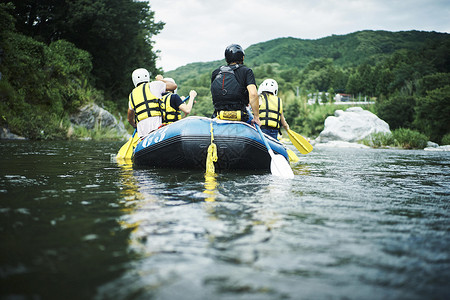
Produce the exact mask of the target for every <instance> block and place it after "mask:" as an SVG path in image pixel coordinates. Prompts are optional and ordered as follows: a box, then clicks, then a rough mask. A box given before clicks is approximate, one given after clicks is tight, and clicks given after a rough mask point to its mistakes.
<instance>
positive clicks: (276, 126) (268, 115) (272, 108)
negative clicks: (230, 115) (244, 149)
mask: <svg viewBox="0 0 450 300" xmlns="http://www.w3.org/2000/svg"><path fill="white" fill-rule="evenodd" d="M258 94H259V117H260V120H261V131H262V132H264V133H265V134H267V135H268V136H271V137H273V138H274V139H277V137H278V132H280V128H281V126H283V127H284V128H285V129H286V130H288V129H289V124H288V123H287V122H286V119H285V118H284V115H283V101H282V100H281V98H280V97H278V83H277V82H276V81H275V80H273V79H266V80H264V81H263V83H262V84H261V85H260V86H259V89H258Z"/></svg>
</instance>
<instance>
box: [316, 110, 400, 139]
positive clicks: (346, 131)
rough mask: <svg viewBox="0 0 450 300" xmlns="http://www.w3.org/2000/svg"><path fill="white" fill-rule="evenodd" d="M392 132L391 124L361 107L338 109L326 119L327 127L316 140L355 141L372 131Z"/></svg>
mask: <svg viewBox="0 0 450 300" xmlns="http://www.w3.org/2000/svg"><path fill="white" fill-rule="evenodd" d="M375 132H383V133H390V132H391V131H390V129H389V124H388V123H386V122H385V121H383V120H381V119H380V118H378V117H377V116H376V115H375V114H373V113H371V112H370V111H367V110H364V109H362V108H361V107H350V108H348V109H347V110H345V111H343V110H336V111H335V113H334V116H330V117H328V118H327V119H326V120H325V128H324V130H323V131H322V132H321V133H320V135H319V137H318V138H317V139H316V142H319V143H326V142H330V141H344V142H351V143H355V142H358V141H360V140H362V139H364V138H366V137H368V136H369V135H371V134H372V133H375Z"/></svg>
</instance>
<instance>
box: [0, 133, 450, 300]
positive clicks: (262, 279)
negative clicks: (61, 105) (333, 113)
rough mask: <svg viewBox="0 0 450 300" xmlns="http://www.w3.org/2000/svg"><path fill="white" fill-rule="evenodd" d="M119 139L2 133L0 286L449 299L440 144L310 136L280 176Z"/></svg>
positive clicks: (111, 293) (446, 192)
mask: <svg viewBox="0 0 450 300" xmlns="http://www.w3.org/2000/svg"><path fill="white" fill-rule="evenodd" d="M121 144H122V143H117V142H101V143H100V142H92V141H91V142H30V141H0V155H1V156H0V291H1V292H0V299H449V298H450V209H449V203H450V153H449V152H427V151H407V150H380V149H376V150H375V149H343V148H339V149H333V148H317V149H314V151H313V152H312V153H310V154H308V155H300V154H299V153H298V152H297V154H298V155H299V157H300V162H298V163H297V164H296V165H295V166H293V169H294V173H295V175H296V176H295V178H294V179H293V180H285V179H280V178H276V177H273V176H271V175H270V174H264V173H258V174H255V173H254V172H227V173H220V174H218V175H217V176H214V177H206V178H205V175H204V174H203V173H202V172H201V171H189V170H155V169H152V170H133V168H132V167H131V166H130V165H126V164H118V163H117V162H116V161H115V160H114V159H112V158H111V157H112V156H113V155H114V154H115V153H116V152H117V150H118V149H119V148H120V146H121ZM292 149H294V148H292ZM219 159H220V157H219Z"/></svg>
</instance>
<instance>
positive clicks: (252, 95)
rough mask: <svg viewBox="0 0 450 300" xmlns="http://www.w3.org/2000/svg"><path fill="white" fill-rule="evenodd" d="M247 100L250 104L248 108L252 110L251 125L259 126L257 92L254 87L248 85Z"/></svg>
mask: <svg viewBox="0 0 450 300" xmlns="http://www.w3.org/2000/svg"><path fill="white" fill-rule="evenodd" d="M247 91H248V98H249V102H250V107H251V108H252V113H253V120H252V123H256V124H258V126H261V121H260V120H259V98H258V90H257V89H256V85H254V84H250V85H247Z"/></svg>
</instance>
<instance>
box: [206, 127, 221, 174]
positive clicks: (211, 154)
mask: <svg viewBox="0 0 450 300" xmlns="http://www.w3.org/2000/svg"><path fill="white" fill-rule="evenodd" d="M210 124H211V130H210V132H211V144H210V145H209V147H208V154H207V156H206V174H214V173H215V168H214V162H216V161H217V159H218V157H217V146H216V144H214V133H213V131H214V130H213V124H212V122H211V123H210Z"/></svg>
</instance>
